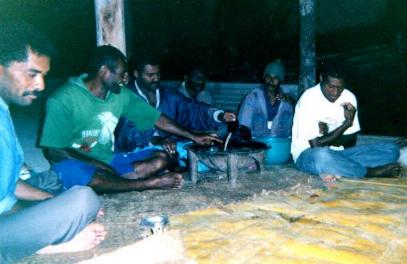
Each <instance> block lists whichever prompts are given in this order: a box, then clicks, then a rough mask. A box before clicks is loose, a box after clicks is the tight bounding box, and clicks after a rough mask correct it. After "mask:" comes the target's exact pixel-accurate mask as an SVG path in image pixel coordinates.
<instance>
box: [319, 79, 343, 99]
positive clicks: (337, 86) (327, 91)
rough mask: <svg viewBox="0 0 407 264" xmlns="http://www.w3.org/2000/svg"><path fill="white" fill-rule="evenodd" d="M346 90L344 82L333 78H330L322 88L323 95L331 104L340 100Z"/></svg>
mask: <svg viewBox="0 0 407 264" xmlns="http://www.w3.org/2000/svg"><path fill="white" fill-rule="evenodd" d="M344 89H345V82H344V80H342V79H337V78H334V77H331V76H328V78H327V80H326V82H325V84H323V85H322V87H321V90H322V94H323V95H324V96H325V98H326V99H327V100H328V101H329V102H331V103H333V102H335V101H336V100H338V98H339V96H341V94H342V92H343V90H344Z"/></svg>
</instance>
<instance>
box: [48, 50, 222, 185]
mask: <svg viewBox="0 0 407 264" xmlns="http://www.w3.org/2000/svg"><path fill="white" fill-rule="evenodd" d="M125 80H126V58H125V56H124V55H123V54H122V53H121V52H120V51H119V50H118V49H116V48H114V47H112V46H100V47H98V48H97V49H96V52H95V55H94V57H93V58H92V60H91V62H90V67H89V73H88V74H85V75H82V76H80V77H76V78H71V79H69V81H68V82H67V83H66V84H65V85H63V86H62V87H60V88H59V89H58V90H56V91H55V92H54V93H53V94H52V95H51V96H50V98H49V99H48V101H47V113H46V118H45V122H44V127H43V131H42V136H41V140H40V145H41V146H42V147H43V148H44V154H45V156H46V158H47V159H48V160H49V161H50V163H51V164H52V169H53V170H54V171H55V172H57V173H58V174H59V175H60V176H61V179H62V182H63V184H64V186H65V187H66V188H70V187H71V186H73V185H89V186H91V187H92V188H93V189H94V190H95V191H96V192H101V193H104V192H122V191H132V190H138V191H142V190H146V189H156V188H158V189H167V188H177V187H180V186H181V185H182V175H181V174H178V173H173V172H167V168H168V167H169V165H170V158H169V155H168V153H166V152H163V151H159V150H157V149H155V148H151V149H144V150H143V151H139V152H131V153H114V130H115V128H116V125H117V122H118V119H119V118H120V116H122V115H123V116H126V117H127V118H129V119H131V120H132V121H133V122H135V123H136V124H137V126H138V127H140V129H151V128H152V127H153V126H156V127H157V128H159V129H162V130H164V131H167V132H169V133H173V134H175V135H177V136H181V137H185V138H187V139H190V140H192V141H194V142H196V143H197V144H202V145H206V144H211V143H212V142H213V141H218V139H217V138H216V137H213V136H210V135H202V134H195V133H192V132H189V131H186V130H184V129H182V128H181V127H179V126H178V125H176V124H175V123H174V122H173V121H171V120H170V119H169V118H167V117H166V116H165V115H163V114H161V113H160V112H159V111H157V110H156V109H155V108H154V107H152V106H150V105H148V104H147V103H145V102H144V101H142V100H141V99H140V98H138V97H136V96H135V95H134V94H133V93H131V92H130V91H129V90H128V89H127V88H126V87H125V86H124V83H125Z"/></svg>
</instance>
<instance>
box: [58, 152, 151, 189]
mask: <svg viewBox="0 0 407 264" xmlns="http://www.w3.org/2000/svg"><path fill="white" fill-rule="evenodd" d="M157 150H158V149H156V148H153V147H147V148H144V149H143V150H140V151H134V152H129V153H116V154H114V156H113V159H112V161H111V162H110V166H112V167H113V168H114V169H115V170H116V172H117V173H118V174H119V175H124V174H127V173H130V172H133V171H134V166H133V165H132V164H133V163H134V162H135V161H139V160H144V159H146V158H149V157H150V156H151V155H152V154H153V153H154V152H156V151H157ZM51 170H53V171H54V172H56V173H57V174H58V175H59V177H60V178H61V180H62V184H63V186H64V188H66V189H69V188H71V187H72V186H74V185H81V186H85V185H88V184H89V182H90V181H91V180H92V177H93V176H94V175H95V172H96V170H97V168H96V167H95V166H94V165H92V164H89V163H86V162H83V161H80V160H77V159H68V160H63V161H61V162H58V163H55V164H54V165H52V167H51Z"/></svg>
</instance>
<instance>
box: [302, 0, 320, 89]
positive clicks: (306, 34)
mask: <svg viewBox="0 0 407 264" xmlns="http://www.w3.org/2000/svg"><path fill="white" fill-rule="evenodd" d="M299 1H300V5H299V6H300V27H301V29H300V77H299V92H300V93H302V92H303V91H304V90H305V89H307V88H310V87H312V86H314V85H315V77H316V76H315V75H316V58H315V3H316V0H299Z"/></svg>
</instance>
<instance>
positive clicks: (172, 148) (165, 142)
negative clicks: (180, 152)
mask: <svg viewBox="0 0 407 264" xmlns="http://www.w3.org/2000/svg"><path fill="white" fill-rule="evenodd" d="M151 143H152V144H153V145H160V146H162V147H163V149H164V150H165V151H166V152H167V153H168V154H170V155H174V154H175V153H176V152H177V149H176V143H175V141H174V140H172V139H170V138H164V137H159V136H154V137H153V138H152V139H151Z"/></svg>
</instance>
